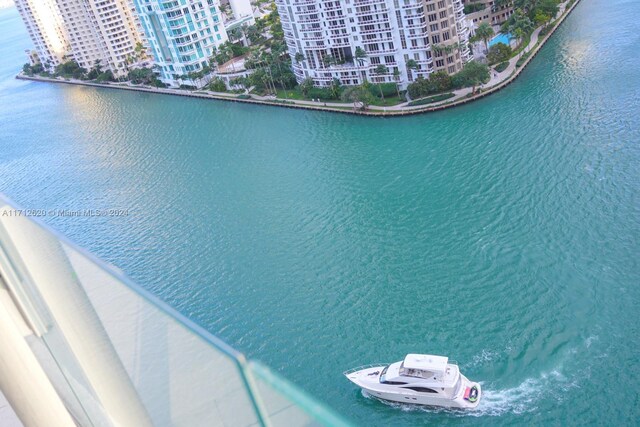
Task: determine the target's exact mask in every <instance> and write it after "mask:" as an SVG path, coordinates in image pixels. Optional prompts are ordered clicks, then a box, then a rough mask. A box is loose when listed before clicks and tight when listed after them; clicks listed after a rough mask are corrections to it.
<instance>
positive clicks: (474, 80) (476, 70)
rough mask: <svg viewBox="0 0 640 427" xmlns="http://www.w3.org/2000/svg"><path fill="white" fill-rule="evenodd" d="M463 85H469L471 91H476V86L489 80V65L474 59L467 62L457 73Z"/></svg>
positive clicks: (473, 92)
mask: <svg viewBox="0 0 640 427" xmlns="http://www.w3.org/2000/svg"><path fill="white" fill-rule="evenodd" d="M459 74H460V75H461V80H462V81H463V82H464V84H465V86H471V87H472V89H471V93H472V94H475V93H476V86H478V85H480V84H482V83H485V82H487V81H489V78H490V77H491V76H490V74H489V67H487V66H486V65H485V64H481V63H479V62H476V61H471V62H468V63H467V64H466V65H465V66H464V68H463V69H462V71H461V72H460V73H459Z"/></svg>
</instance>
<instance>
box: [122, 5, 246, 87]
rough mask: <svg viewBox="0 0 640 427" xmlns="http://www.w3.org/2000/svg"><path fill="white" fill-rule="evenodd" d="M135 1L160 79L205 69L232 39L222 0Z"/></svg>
mask: <svg viewBox="0 0 640 427" xmlns="http://www.w3.org/2000/svg"><path fill="white" fill-rule="evenodd" d="M134 1H135V4H136V8H137V10H138V14H139V17H140V21H141V22H142V26H143V28H144V31H145V33H146V35H147V39H148V40H149V47H150V48H151V51H152V52H153V56H154V60H155V63H156V65H157V66H158V70H159V71H160V79H161V80H162V81H163V82H165V83H167V84H170V85H176V84H177V81H178V80H180V76H184V75H187V74H189V73H191V72H198V71H200V70H202V69H203V67H205V66H207V65H208V62H209V58H210V57H211V55H212V54H213V53H214V51H215V49H216V48H217V47H218V46H219V45H220V44H222V43H224V42H225V41H227V39H228V37H227V32H226V30H225V24H224V17H223V15H222V13H221V12H220V8H219V6H220V5H219V0H180V1H178V0H168V1H167V0H134ZM248 1H249V0H246V2H247V3H248Z"/></svg>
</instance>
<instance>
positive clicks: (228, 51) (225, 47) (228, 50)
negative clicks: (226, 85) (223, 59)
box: [220, 42, 236, 73]
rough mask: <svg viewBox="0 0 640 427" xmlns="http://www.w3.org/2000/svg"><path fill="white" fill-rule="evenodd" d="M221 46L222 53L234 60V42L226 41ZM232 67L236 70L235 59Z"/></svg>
mask: <svg viewBox="0 0 640 427" xmlns="http://www.w3.org/2000/svg"><path fill="white" fill-rule="evenodd" d="M220 47H221V49H220V50H221V51H222V53H224V54H225V55H226V56H227V57H229V58H230V59H229V60H233V44H232V43H230V42H226V43H224V44H222V45H220ZM231 69H232V70H233V72H234V73H235V72H236V63H235V61H232V62H231Z"/></svg>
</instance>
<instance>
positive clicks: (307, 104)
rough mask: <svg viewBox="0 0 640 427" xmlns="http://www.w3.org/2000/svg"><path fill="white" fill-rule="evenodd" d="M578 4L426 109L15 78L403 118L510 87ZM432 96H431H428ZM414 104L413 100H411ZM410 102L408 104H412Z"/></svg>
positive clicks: (562, 7)
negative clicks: (501, 66)
mask: <svg viewBox="0 0 640 427" xmlns="http://www.w3.org/2000/svg"><path fill="white" fill-rule="evenodd" d="M579 2H580V0H575V2H574V3H573V4H572V5H571V7H570V8H569V9H567V8H568V5H569V3H570V0H566V1H564V2H563V3H561V4H560V6H559V11H558V15H557V16H556V19H555V22H554V23H553V24H550V25H553V27H552V28H551V30H550V31H548V32H547V34H546V35H545V36H544V37H543V38H542V39H541V38H540V32H541V31H542V29H543V27H542V26H541V27H538V28H537V29H536V30H535V31H534V32H533V33H532V34H531V37H530V39H529V42H528V44H527V45H526V46H525V47H524V49H522V51H521V52H520V53H519V54H518V55H516V56H514V57H513V58H511V59H510V60H509V65H508V66H507V68H506V69H505V70H503V71H502V72H499V73H498V72H496V71H494V70H493V69H490V79H489V81H488V82H487V83H484V84H482V85H479V86H477V87H476V89H477V90H476V92H475V93H472V92H473V88H470V87H467V88H462V89H458V90H454V91H452V93H453V94H454V95H455V96H453V97H451V98H448V99H446V100H443V101H440V102H434V103H430V104H426V105H413V106H412V105H409V104H410V102H404V103H401V104H398V105H393V106H377V105H369V106H367V110H366V111H358V112H356V111H355V109H354V105H353V103H346V102H324V101H321V102H317V101H309V100H298V99H281V98H276V97H275V96H273V95H268V96H260V95H256V94H252V93H249V94H245V95H244V96H245V97H243V98H239V97H238V96H239V95H238V94H236V93H226V92H212V91H208V90H193V91H188V90H184V89H165V88H153V87H148V86H139V85H132V84H130V83H113V84H98V83H91V82H86V81H81V80H74V79H57V80H56V79H51V78H46V77H37V76H34V77H27V76H24V75H19V76H18V78H22V79H29V80H40V81H52V80H53V81H60V82H63V83H72V84H80V85H86V86H98V87H116V88H121V89H129V90H137V91H143V92H154V93H163V94H172V95H181V96H190V97H196V98H213V99H221V100H228V101H236V102H248V103H254V104H262V105H275V106H284V107H291V108H307V109H314V110H324V111H334V112H341V113H357V114H362V115H407V114H418V113H423V112H430V111H438V110H442V109H445V108H451V107H454V106H458V105H462V104H466V103H468V102H471V101H474V100H477V99H479V98H482V97H484V96H487V95H489V94H491V93H495V92H497V91H499V90H500V89H502V88H503V87H505V86H507V85H508V84H510V83H511V82H512V81H514V80H515V79H516V78H517V77H518V76H519V75H520V73H521V72H522V70H523V69H524V68H525V67H526V66H527V65H528V64H529V62H530V60H531V59H532V58H533V57H534V56H535V55H536V54H537V52H538V50H539V49H540V48H541V47H542V46H543V45H544V43H545V42H546V40H547V39H548V38H549V37H550V36H551V35H552V34H553V33H554V32H555V30H556V29H557V28H558V26H559V25H560V24H561V23H562V22H563V21H564V19H565V18H566V17H567V16H568V14H569V13H570V12H571V11H572V10H573V8H574V7H575V6H576V5H577V4H578V3H579ZM524 55H529V57H528V58H527V59H526V60H525V61H524V62H523V63H522V64H521V66H520V67H518V66H517V63H518V60H520V59H521V58H522V57H523V56H524ZM432 96H433V95H432ZM413 101H415V100H413ZM413 101H411V102H413Z"/></svg>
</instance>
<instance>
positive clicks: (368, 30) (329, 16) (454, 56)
mask: <svg viewBox="0 0 640 427" xmlns="http://www.w3.org/2000/svg"><path fill="white" fill-rule="evenodd" d="M276 5H277V7H278V12H279V13H280V19H281V21H282V28H283V30H284V34H285V40H286V43H287V47H288V50H289V55H290V56H291V59H292V64H293V70H294V73H295V75H296V78H297V80H298V82H301V81H302V80H304V79H305V78H312V79H313V81H314V83H315V85H316V86H328V85H330V84H331V82H332V81H333V79H339V80H340V82H341V83H342V84H345V85H356V84H361V83H363V81H364V80H365V79H366V80H368V81H371V82H397V83H399V84H400V86H401V87H406V85H407V84H408V83H410V82H412V81H414V80H415V79H416V78H418V77H419V76H422V77H425V78H426V77H428V76H429V74H431V73H432V72H434V71H444V72H447V73H449V74H453V73H456V72H458V71H460V70H461V69H462V67H463V66H464V64H465V63H466V62H468V61H469V60H470V54H469V47H468V44H469V28H468V27H467V22H466V18H465V14H464V11H463V9H464V6H463V4H462V1H461V0H276ZM356 51H357V52H359V53H360V54H359V55H356ZM362 52H364V54H365V55H362ZM411 60H413V61H415V64H414V63H413V61H411ZM379 65H385V66H386V67H387V69H388V72H387V73H386V74H378V73H377V72H376V71H375V70H376V67H378V66H379ZM394 74H395V75H394Z"/></svg>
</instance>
